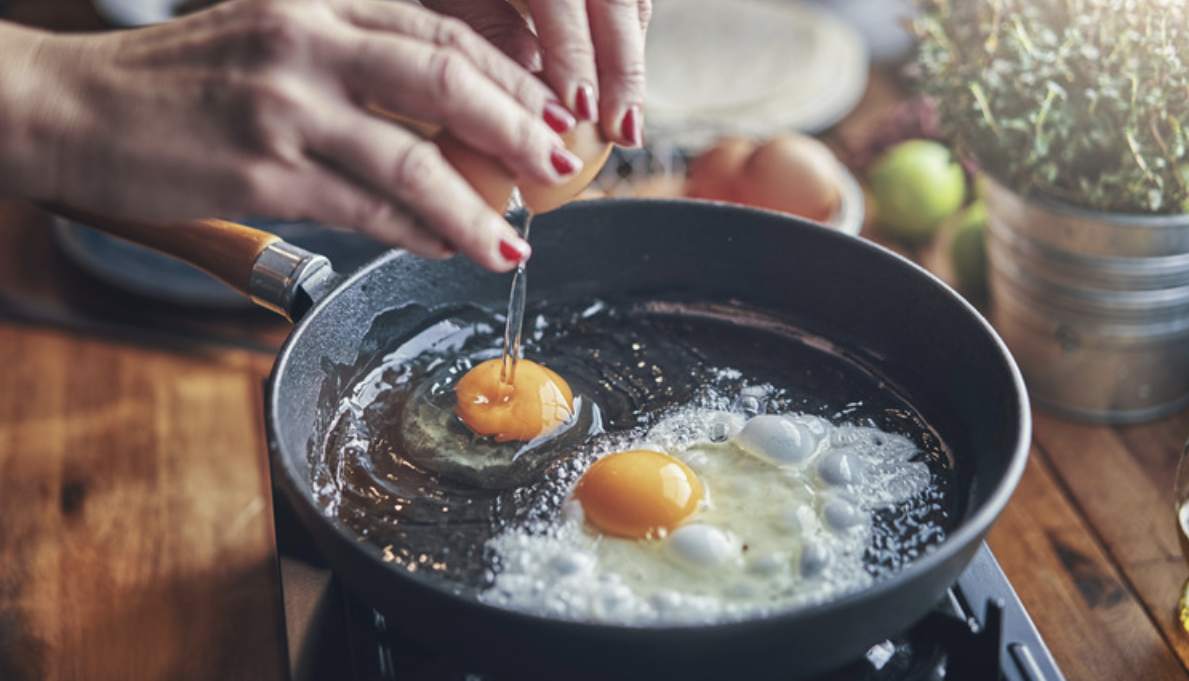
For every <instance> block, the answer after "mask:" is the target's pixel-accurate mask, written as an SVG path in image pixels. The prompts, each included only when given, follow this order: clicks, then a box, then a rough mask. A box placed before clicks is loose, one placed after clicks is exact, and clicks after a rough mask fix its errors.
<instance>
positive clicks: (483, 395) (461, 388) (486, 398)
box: [454, 358, 574, 442]
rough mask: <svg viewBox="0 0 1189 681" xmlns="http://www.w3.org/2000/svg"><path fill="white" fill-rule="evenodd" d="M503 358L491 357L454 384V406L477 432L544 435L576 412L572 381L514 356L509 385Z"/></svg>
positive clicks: (502, 438)
mask: <svg viewBox="0 0 1189 681" xmlns="http://www.w3.org/2000/svg"><path fill="white" fill-rule="evenodd" d="M503 368H504V362H503V360H502V359H498V358H497V359H489V360H487V361H486V362H483V363H481V364H479V365H478V366H476V367H474V368H473V369H471V370H470V371H468V372H467V373H466V375H465V376H463V377H462V378H461V379H460V380H459V381H458V384H457V385H455V386H454V394H455V396H456V397H457V398H458V404H457V405H456V406H455V408H454V412H455V413H456V414H458V416H459V417H460V418H461V419H462V420H463V423H466V424H467V425H468V426H470V428H471V430H473V431H475V432H476V433H479V434H480V435H490V436H492V437H493V438H494V439H495V441H496V442H510V441H513V440H519V441H525V440H532V439H533V438H536V437H541V436H544V435H548V434H550V433H552V432H553V431H555V430H557V429H558V428H559V427H561V425H562V424H563V423H565V422H566V421H568V420H570V416H572V415H573V414H574V395H573V393H572V392H570V386H569V385H568V384H567V383H566V382H565V380H563V379H562V377H561V376H558V375H557V374H556V373H554V372H553V371H551V370H549V369H546V368H545V367H543V366H541V365H540V364H537V363H536V362H530V361H529V360H527V359H521V360H518V361H517V362H516V372H515V374H514V375H513V379H512V385H510V386H508V385H504V384H503V383H502V382H501V381H500V374H501V372H502V371H503Z"/></svg>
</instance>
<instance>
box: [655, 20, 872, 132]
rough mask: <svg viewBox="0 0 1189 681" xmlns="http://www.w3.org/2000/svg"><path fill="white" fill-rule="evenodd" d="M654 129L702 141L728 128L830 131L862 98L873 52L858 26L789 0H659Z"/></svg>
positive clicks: (656, 37)
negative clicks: (866, 43)
mask: <svg viewBox="0 0 1189 681" xmlns="http://www.w3.org/2000/svg"><path fill="white" fill-rule="evenodd" d="M653 10H654V11H653V19H652V23H651V24H650V27H649V35H648V43H647V63H648V89H647V94H646V97H645V121H646V125H647V127H646V129H645V130H646V134H647V135H648V137H649V140H650V141H651V142H653V143H661V144H665V143H668V144H675V145H677V146H680V147H684V148H690V147H698V146H701V145H703V144H705V143H707V142H708V141H709V140H712V139H715V138H718V137H722V136H724V135H747V136H753V137H754V136H763V135H766V134H770V133H772V132H775V131H778V130H798V131H801V132H805V133H815V132H820V131H822V130H824V129H825V128H827V127H829V126H830V125H832V124H833V123H835V122H837V121H838V119H840V118H842V116H844V115H845V114H846V113H847V112H849V111H850V110H851V109H852V108H853V107H854V106H855V104H857V103H858V101H859V98H860V97H861V96H862V94H863V91H864V89H865V88H866V85H867V74H868V52H867V48H866V45H865V44H864V42H863V38H862V36H861V35H860V34H859V33H858V31H857V30H855V29H854V28H853V27H852V26H851V25H850V24H848V23H846V22H844V21H842V20H840V19H838V18H836V17H834V16H832V15H830V14H828V13H826V12H823V11H821V10H819V9H817V8H815V7H813V6H809V5H805V4H803V3H801V2H792V1H789V0H784V1H781V0H654V3H653Z"/></svg>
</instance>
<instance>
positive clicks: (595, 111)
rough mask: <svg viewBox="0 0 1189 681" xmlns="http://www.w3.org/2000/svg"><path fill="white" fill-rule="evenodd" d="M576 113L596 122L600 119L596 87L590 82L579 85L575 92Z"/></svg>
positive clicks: (585, 119) (582, 117) (583, 118)
mask: <svg viewBox="0 0 1189 681" xmlns="http://www.w3.org/2000/svg"><path fill="white" fill-rule="evenodd" d="M574 113H576V114H578V118H581V119H582V120H584V121H590V122H591V123H594V122H596V121H598V120H599V107H597V106H595V94H594V87H593V86H592V85H590V84H589V83H583V84H581V85H579V86H578V91H577V92H575V93H574Z"/></svg>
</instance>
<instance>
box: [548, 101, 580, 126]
mask: <svg viewBox="0 0 1189 681" xmlns="http://www.w3.org/2000/svg"><path fill="white" fill-rule="evenodd" d="M542 118H544V119H545V124H546V125H548V126H549V127H550V128H552V129H553V132H556V133H558V134H561V133H563V132H569V131H570V130H573V129H574V126H575V125H577V124H578V121H576V120H574V116H573V115H572V114H570V112H569V111H566V108H565V107H564V106H562V105H561V104H560V103H559V102H554V101H549V102H545V111H544V112H543V113H542Z"/></svg>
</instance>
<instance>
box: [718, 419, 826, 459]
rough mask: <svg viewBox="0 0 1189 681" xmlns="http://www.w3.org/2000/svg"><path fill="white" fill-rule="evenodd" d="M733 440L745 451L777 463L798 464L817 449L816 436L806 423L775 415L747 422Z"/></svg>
mask: <svg viewBox="0 0 1189 681" xmlns="http://www.w3.org/2000/svg"><path fill="white" fill-rule="evenodd" d="M735 442H736V443H737V444H738V445H739V446H740V447H741V448H742V449H743V450H744V451H745V452H747V453H748V454H751V455H752V456H757V457H759V458H761V459H764V460H766V461H769V462H771V463H773V464H776V465H782V464H796V463H801V462H802V461H804V460H806V459H808V458H809V457H810V456H811V455H812V454H813V452H814V450H815V449H816V448H817V437H815V436H814V434H813V433H812V432H810V429H809V427H808V426H807V425H805V424H803V423H800V422H799V421H794V420H793V419H790V418H787V417H784V416H778V415H776V414H761V415H759V416H756V417H755V418H753V419H751V420H750V421H748V422H747V425H745V426H743V429H742V430H741V431H740V432H739V434H738V435H737V436H735Z"/></svg>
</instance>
